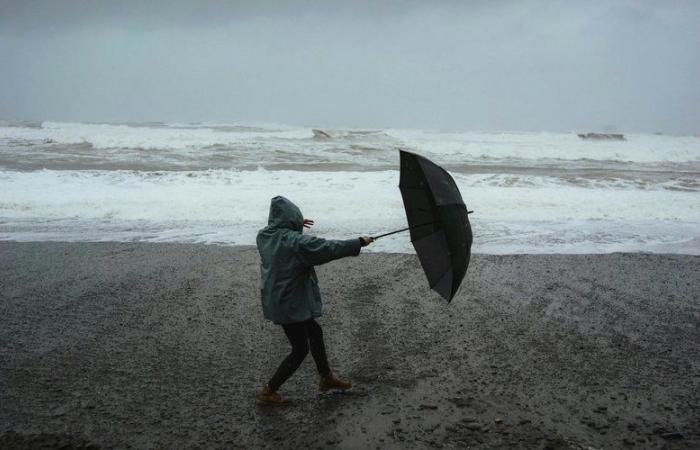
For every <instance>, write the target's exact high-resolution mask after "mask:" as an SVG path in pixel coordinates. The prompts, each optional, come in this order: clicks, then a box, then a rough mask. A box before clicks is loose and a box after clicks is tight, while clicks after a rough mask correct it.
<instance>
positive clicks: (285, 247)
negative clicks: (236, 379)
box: [256, 196, 373, 405]
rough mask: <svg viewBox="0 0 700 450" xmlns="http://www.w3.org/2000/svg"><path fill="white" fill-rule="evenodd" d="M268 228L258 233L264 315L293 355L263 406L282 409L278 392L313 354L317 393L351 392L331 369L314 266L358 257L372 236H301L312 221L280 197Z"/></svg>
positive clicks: (268, 387) (267, 388) (261, 398)
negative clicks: (280, 331) (284, 338)
mask: <svg viewBox="0 0 700 450" xmlns="http://www.w3.org/2000/svg"><path fill="white" fill-rule="evenodd" d="M267 223H268V224H267V226H266V227H265V228H263V229H262V230H260V231H259V232H258V235H257V238H256V243H257V246H258V252H259V253H260V276H261V300H262V310H263V315H264V317H265V318H266V319H268V320H271V321H272V322H274V323H275V324H277V325H281V326H282V329H283V330H284V333H285V334H286V335H287V339H289V343H290V344H291V346H292V351H291V353H289V355H288V356H287V357H286V358H285V359H284V360H283V361H282V363H281V364H280V365H279V368H278V369H277V371H276V372H275V373H274V375H272V378H270V380H269V381H268V382H267V384H265V385H263V387H262V389H261V391H260V393H259V394H258V402H259V403H262V404H271V405H284V404H286V403H287V402H288V401H287V400H286V399H285V398H283V397H282V396H281V395H280V394H279V393H277V390H278V389H279V388H280V386H282V384H283V383H284V382H285V381H286V380H287V379H288V378H289V377H290V376H291V375H292V374H293V373H294V372H295V371H296V370H297V369H298V368H299V366H300V365H301V363H302V361H303V360H304V358H305V357H306V355H307V354H308V353H309V350H311V356H313V358H314V361H315V363H316V368H317V369H318V373H319V375H320V381H319V385H318V387H319V389H320V390H321V391H327V390H329V389H342V390H345V389H349V388H350V387H351V385H352V384H351V382H350V381H346V380H341V379H338V378H336V376H335V375H334V374H333V372H332V371H331V369H330V367H329V366H328V358H327V356H326V347H325V344H324V342H323V330H322V329H321V326H320V325H319V324H318V323H317V322H316V321H315V320H314V319H315V318H316V317H319V316H321V293H320V291H319V288H318V278H317V277H316V272H315V271H314V266H317V265H320V264H325V263H327V262H330V261H333V260H335V259H339V258H344V257H346V256H357V255H358V254H359V253H360V248H361V247H364V246H367V245H369V244H370V243H371V242H372V241H373V239H372V238H371V237H369V236H362V237H360V238H355V239H348V240H328V239H322V238H318V237H314V236H309V235H306V234H303V229H304V228H310V227H311V226H312V225H313V224H314V221H313V220H310V219H304V216H303V215H302V213H301V210H300V209H299V208H298V207H297V206H296V205H295V204H294V203H292V202H291V201H290V200H288V199H286V198H285V197H282V196H277V197H274V198H273V199H272V201H271V202H270V214H269V217H268V222H267Z"/></svg>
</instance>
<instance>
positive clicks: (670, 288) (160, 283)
mask: <svg viewBox="0 0 700 450" xmlns="http://www.w3.org/2000/svg"><path fill="white" fill-rule="evenodd" d="M699 274H700V257H698V256H690V255H678V254H652V253H612V254H584V255H562V254H544V255H487V254H475V255H473V256H472V262H471V264H470V268H469V270H468V272H467V276H466V278H465V280H464V282H463V283H462V288H461V289H460V291H459V293H458V294H457V296H456V297H455V298H454V299H453V301H452V303H450V304H447V303H446V302H445V301H444V300H442V299H440V298H439V297H438V296H437V294H435V293H433V292H432V291H430V289H429V287H428V286H427V282H426V281H425V277H424V275H423V273H422V270H421V268H420V264H419V263H418V260H417V258H416V257H415V255H410V254H401V253H365V254H362V255H360V256H359V257H357V258H346V259H343V260H339V261H335V262H332V263H330V264H327V265H324V266H321V267H319V268H318V275H319V280H320V287H321V291H322V294H323V296H324V316H323V317H322V318H321V319H320V320H319V323H320V324H321V326H322V327H323V328H324V331H325V336H326V344H327V347H328V353H329V359H330V362H331V365H332V367H333V368H334V370H335V371H336V372H337V373H338V374H339V375H341V376H346V377H349V378H351V379H352V380H353V381H354V387H353V389H352V390H351V391H349V392H347V393H345V394H330V395H321V394H318V393H317V392H316V390H315V388H314V387H315V381H316V377H315V374H314V369H313V362H312V360H311V358H310V357H309V358H307V360H305V362H304V363H303V364H302V366H301V368H300V369H299V371H298V372H297V373H296V374H295V375H294V376H293V377H292V378H291V379H290V380H289V381H288V382H287V383H286V384H285V385H284V386H283V388H282V390H281V391H282V392H283V393H284V394H285V395H287V396H289V397H290V398H291V399H292V401H293V404H292V406H290V407H289V408H285V409H274V410H271V409H266V408H260V407H258V406H256V405H255V394H256V392H257V389H259V386H260V384H262V383H263V382H264V381H265V380H266V379H267V377H269V376H270V374H271V373H272V371H273V370H274V368H275V367H276V365H277V364H278V363H279V362H280V361H281V359H282V358H283V357H284V356H285V354H286V353H287V352H288V344H287V342H286V339H285V338H284V335H283V333H282V332H281V330H280V329H279V327H276V326H274V325H272V324H270V323H269V322H266V321H265V320H264V319H263V318H262V313H261V311H260V306H259V292H258V281H259V272H258V256H257V251H256V250H255V247H252V246H217V245H211V244H207V245H205V244H172V243H162V244H161V243H114V242H100V243H60V242H30V243H17V242H7V241H3V242H0V298H1V300H2V301H1V302H0V342H2V345H0V398H2V402H0V447H3V448H4V447H10V448H11V446H12V445H15V447H22V446H25V447H26V446H27V444H28V443H44V445H46V443H47V442H48V443H51V442H53V443H54V444H63V443H67V444H70V445H74V446H79V445H83V446H85V445H94V446H97V447H101V448H112V447H125V446H127V445H130V446H133V447H136V448H159V447H160V448H195V447H236V448H239V447H241V448H252V447H270V448H275V447H279V446H289V447H296V448H302V447H317V446H326V445H330V446H334V447H339V448H358V447H360V448H375V447H376V446H380V447H382V448H385V447H386V448H426V447H436V448H437V447H442V446H444V447H464V446H471V447H474V448H507V447H519V448H543V447H550V448H562V449H563V448H581V449H582V448H586V447H594V448H600V447H606V448H607V447H613V448H615V447H623V446H641V447H644V448H694V447H697V446H700V432H699V430H700V416H699V415H698V413H697V411H699V410H700V349H698V346H697V342H700V326H699V324H700V298H699V294H698V292H700V289H699V287H700V275H699ZM54 446H56V445H54Z"/></svg>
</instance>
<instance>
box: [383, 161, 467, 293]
mask: <svg viewBox="0 0 700 450" xmlns="http://www.w3.org/2000/svg"><path fill="white" fill-rule="evenodd" d="M399 153H400V155H401V179H400V181H399V189H400V190H401V196H402V197H403V205H404V208H406V217H407V219H408V225H409V226H408V228H403V229H401V230H396V231H392V232H391V233H384V234H381V235H379V236H375V237H374V239H379V238H381V237H384V236H388V235H390V234H394V233H399V232H401V231H406V230H410V231H411V243H412V244H413V247H414V248H415V249H416V253H417V254H418V259H419V260H420V263H421V265H422V266H423V270H424V271H425V274H426V276H427V277H428V283H429V284H430V287H431V288H432V289H433V290H434V291H435V292H437V293H438V294H440V295H441V296H443V297H444V298H445V299H446V300H447V301H448V302H449V301H450V300H452V297H454V295H455V293H456V292H457V289H459V285H460V284H461V283H462V279H463V278H464V274H465V273H466V272H467V266H468V265H469V257H470V255H471V247H472V228H471V225H470V224H469V217H468V214H469V213H471V211H467V207H466V206H465V205H464V201H463V200H462V195H461V194H460V193H459V189H457V184H456V183H455V180H454V179H453V178H452V176H451V175H450V174H449V173H447V171H446V170H445V169H443V168H442V167H440V166H438V165H437V164H435V163H434V162H432V161H430V160H428V159H426V158H424V157H422V156H420V155H416V154H415V153H411V152H407V151H405V150H399Z"/></svg>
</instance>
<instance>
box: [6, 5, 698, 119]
mask: <svg viewBox="0 0 700 450" xmlns="http://www.w3.org/2000/svg"><path fill="white" fill-rule="evenodd" d="M697 23H700V4H697V3H693V2H676V3H670V2H668V3H652V2H631V1H625V2H623V1H621V2H544V1H542V2H458V1H451V2H369V1H362V2H339V1H338V2H334V1H331V2H310V1H308V2H299V1H297V2H281V1H280V2H248V1H239V2H223V1H220V2H214V1H209V2H178V1H171V2H77V1H53V2H46V1H44V2H37V1H26V2H0V58H2V61H4V64H3V66H4V69H3V71H2V72H1V73H0V116H4V117H5V118H29V119H53V120H82V121H141V120H143V121H151V120H160V121H238V120H245V121H270V122H283V123H291V124H305V125H318V126H356V127H367V126H369V127H383V126H393V127H418V128H441V129H491V130H494V129H511V130H516V129H526V130H544V129H546V130H565V131H568V130H588V129H600V128H601V127H603V126H605V125H608V124H611V125H616V126H617V127H618V128H619V129H621V130H623V131H624V130H630V131H649V132H653V131H657V130H658V131H664V132H677V133H698V132H699V131H700V130H698V125H697V124H698V123H700V106H698V105H700V90H699V89H698V83H697V81H696V80H697V79H700V30H699V29H698V27H697Z"/></svg>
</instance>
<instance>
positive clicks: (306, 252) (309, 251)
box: [297, 234, 371, 266]
mask: <svg viewBox="0 0 700 450" xmlns="http://www.w3.org/2000/svg"><path fill="white" fill-rule="evenodd" d="M365 239H366V240H367V244H369V242H371V238H366V237H365ZM360 247H363V238H358V239H347V240H332V239H323V238H318V237H315V236H309V235H303V234H302V235H299V237H298V239H297V251H298V254H299V258H300V259H301V260H302V261H303V262H304V264H307V265H310V266H318V265H320V264H325V263H327V262H330V261H333V260H335V259H340V258H344V257H346V256H357V255H358V254H359V253H360Z"/></svg>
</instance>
